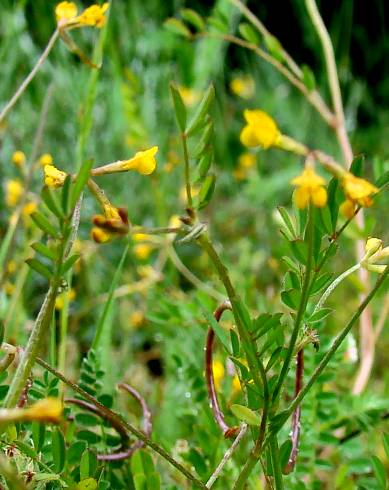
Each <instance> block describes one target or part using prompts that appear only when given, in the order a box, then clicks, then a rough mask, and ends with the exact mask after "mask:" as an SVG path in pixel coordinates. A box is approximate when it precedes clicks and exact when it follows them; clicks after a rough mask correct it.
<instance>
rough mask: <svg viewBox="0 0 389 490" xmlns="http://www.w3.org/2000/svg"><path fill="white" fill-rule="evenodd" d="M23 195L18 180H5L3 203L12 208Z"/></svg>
mask: <svg viewBox="0 0 389 490" xmlns="http://www.w3.org/2000/svg"><path fill="white" fill-rule="evenodd" d="M22 195H23V185H22V183H21V182H20V180H18V179H11V180H7V182H6V184H5V202H6V204H7V206H9V207H14V206H16V205H17V203H18V202H19V200H20V198H21V197H22Z"/></svg>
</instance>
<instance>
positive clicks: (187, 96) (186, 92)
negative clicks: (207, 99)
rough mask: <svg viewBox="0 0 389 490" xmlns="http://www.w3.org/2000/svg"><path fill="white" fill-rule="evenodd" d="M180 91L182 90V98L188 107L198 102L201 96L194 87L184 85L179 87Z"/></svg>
mask: <svg viewBox="0 0 389 490" xmlns="http://www.w3.org/2000/svg"><path fill="white" fill-rule="evenodd" d="M178 91H179V92H180V95H181V98H182V100H183V102H184V104H185V105H186V106H187V107H191V106H193V105H194V104H196V102H198V100H199V99H200V96H201V94H200V92H199V91H198V90H194V89H193V88H189V87H184V86H182V85H180V86H179V87H178Z"/></svg>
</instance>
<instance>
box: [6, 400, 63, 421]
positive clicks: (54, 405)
mask: <svg viewBox="0 0 389 490" xmlns="http://www.w3.org/2000/svg"><path fill="white" fill-rule="evenodd" d="M62 412H63V404H62V402H61V400H59V399H58V398H51V397H48V398H44V399H42V400H39V401H37V402H36V403H34V405H32V406H31V407H28V408H10V409H6V408H3V409H0V424H9V423H14V422H35V421H36V422H43V423H52V424H58V423H59V422H60V421H61V416H62Z"/></svg>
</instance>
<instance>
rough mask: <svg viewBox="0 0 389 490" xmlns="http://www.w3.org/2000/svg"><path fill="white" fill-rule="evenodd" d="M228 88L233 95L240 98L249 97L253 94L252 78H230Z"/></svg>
mask: <svg viewBox="0 0 389 490" xmlns="http://www.w3.org/2000/svg"><path fill="white" fill-rule="evenodd" d="M230 90H231V92H232V93H233V94H234V95H238V96H239V97H242V99H249V98H250V97H252V96H253V95H254V90H255V85H254V80H253V78H252V77H250V76H245V77H237V78H234V79H232V80H231V83H230Z"/></svg>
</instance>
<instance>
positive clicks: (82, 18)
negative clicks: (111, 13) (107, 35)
mask: <svg viewBox="0 0 389 490" xmlns="http://www.w3.org/2000/svg"><path fill="white" fill-rule="evenodd" d="M108 7H109V4H108V3H104V4H103V5H97V4H95V5H91V6H90V7H88V8H87V9H85V10H84V11H83V12H81V14H80V15H79V16H77V11H78V10H77V6H76V4H75V3H73V2H61V3H59V4H58V5H57V6H56V7H55V16H56V19H57V23H58V26H59V27H60V28H62V29H65V28H75V27H82V26H92V27H97V28H101V27H103V26H104V24H105V22H106V17H105V12H106V11H107V9H108Z"/></svg>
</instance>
